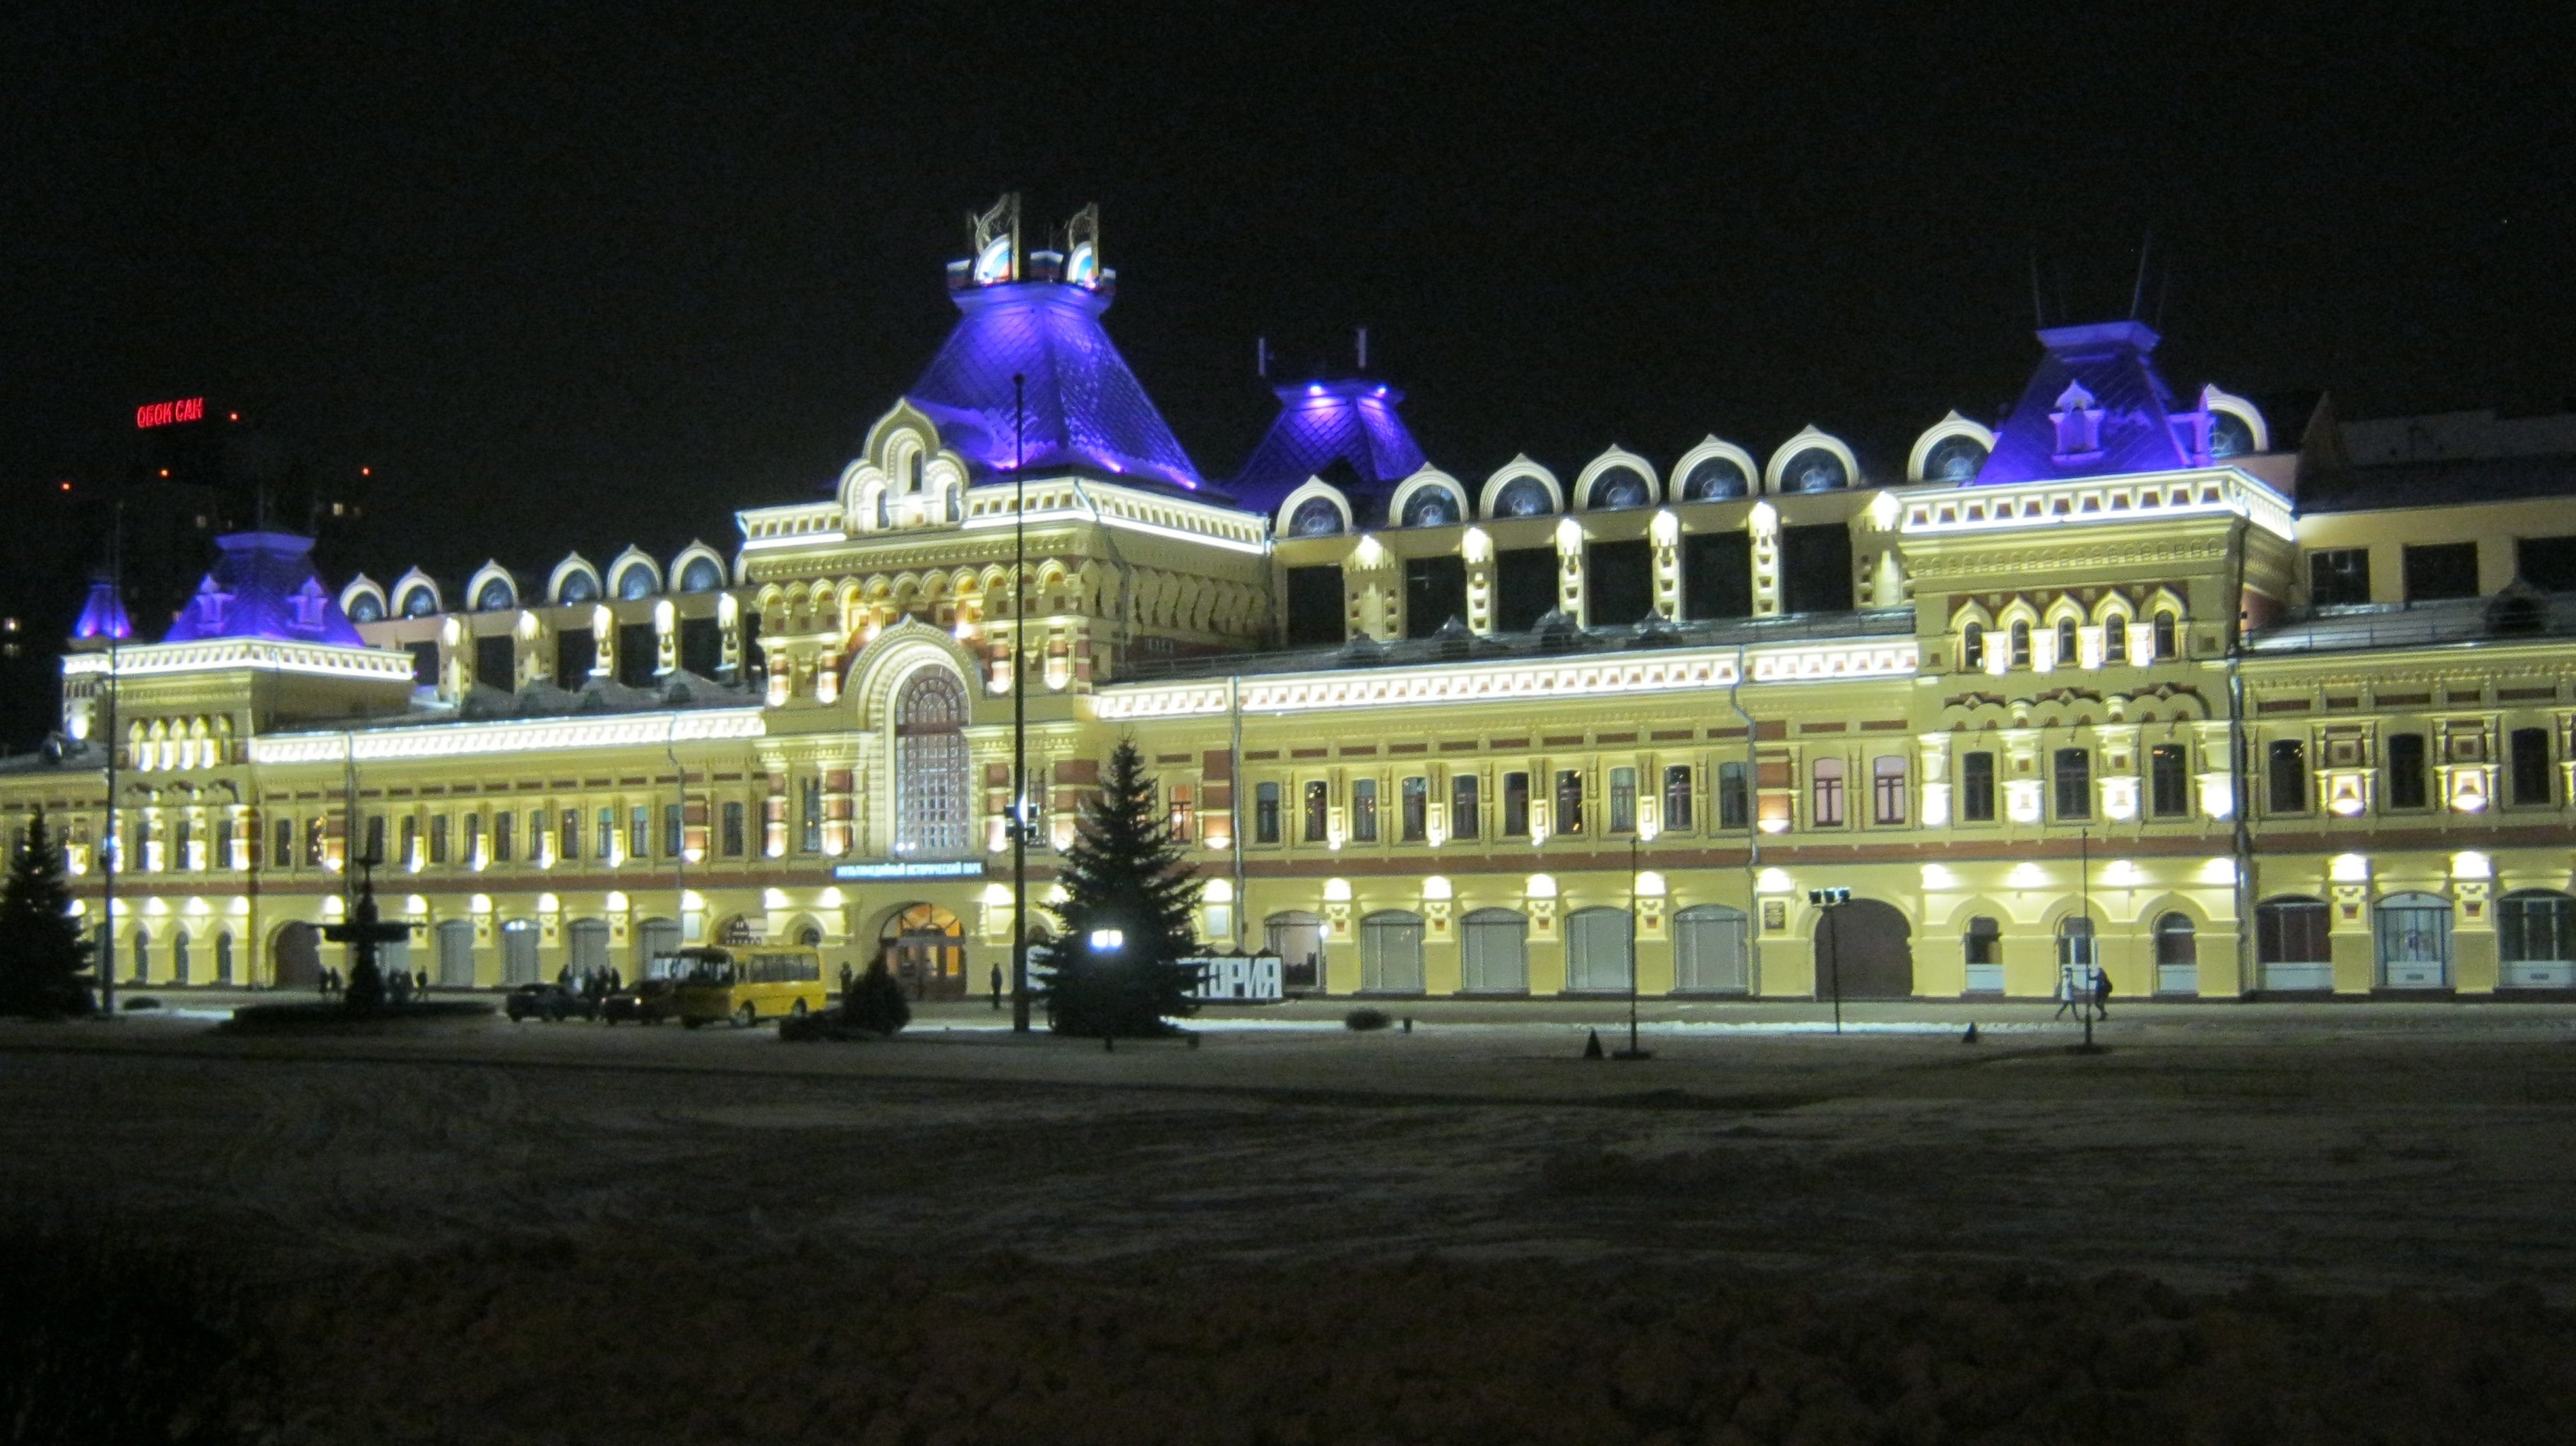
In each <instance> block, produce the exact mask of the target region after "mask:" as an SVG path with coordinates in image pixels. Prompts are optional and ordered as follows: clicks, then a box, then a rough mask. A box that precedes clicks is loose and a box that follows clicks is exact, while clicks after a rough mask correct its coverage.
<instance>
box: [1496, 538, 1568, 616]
mask: <svg viewBox="0 0 2576 1446" xmlns="http://www.w3.org/2000/svg"><path fill="white" fill-rule="evenodd" d="M1555 610H1556V549H1555V548H1553V547H1510V548H1504V549H1503V550H1501V551H1499V552H1496V553H1495V554H1494V631H1496V632H1498V633H1525V632H1528V631H1529V630H1530V629H1531V628H1533V627H1536V626H1537V625H1538V620H1539V619H1540V618H1543V617H1545V616H1547V615H1548V614H1549V613H1551V612H1553V611H1555Z"/></svg>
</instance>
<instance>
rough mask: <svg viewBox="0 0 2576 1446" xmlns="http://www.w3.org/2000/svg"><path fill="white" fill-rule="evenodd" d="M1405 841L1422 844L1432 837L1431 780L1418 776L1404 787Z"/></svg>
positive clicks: (1402, 787) (1408, 779)
mask: <svg viewBox="0 0 2576 1446" xmlns="http://www.w3.org/2000/svg"><path fill="white" fill-rule="evenodd" d="M1400 787H1401V789H1402V796H1403V805H1404V841H1405V842H1406V843H1420V842H1422V841H1423V840H1424V839H1426V838H1429V837H1430V836H1431V780H1430V779H1428V778H1424V777H1422V776H1421V775H1419V774H1416V775H1414V776H1412V777H1410V778H1407V779H1405V780H1404V782H1403V783H1402V785H1400Z"/></svg>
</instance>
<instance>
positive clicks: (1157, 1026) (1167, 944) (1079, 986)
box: [1045, 738, 1201, 1036]
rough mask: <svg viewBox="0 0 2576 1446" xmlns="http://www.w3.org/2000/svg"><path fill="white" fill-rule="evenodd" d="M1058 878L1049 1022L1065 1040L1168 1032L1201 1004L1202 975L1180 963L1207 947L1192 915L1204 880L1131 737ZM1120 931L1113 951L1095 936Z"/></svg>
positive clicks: (1087, 810) (1086, 811) (1086, 809)
mask: <svg viewBox="0 0 2576 1446" xmlns="http://www.w3.org/2000/svg"><path fill="white" fill-rule="evenodd" d="M1056 881H1057V882H1058V883H1059V884H1061V885H1062V886H1063V888H1064V892H1065V900H1064V902H1063V903H1061V904H1058V905H1056V906H1055V909H1054V913H1055V916H1056V918H1057V920H1058V921H1059V922H1060V923H1061V924H1062V925H1063V929H1062V931H1061V932H1062V942H1061V943H1060V944H1058V945H1057V946H1056V947H1055V948H1054V950H1053V957H1052V958H1050V959H1049V961H1048V963H1049V964H1050V965H1051V966H1052V973H1051V975H1050V977H1049V978H1048V979H1047V981H1046V988H1045V998H1046V1006H1047V1021H1048V1024H1049V1026H1050V1027H1051V1028H1053V1029H1054V1030H1056V1031H1057V1032H1058V1033H1061V1034H1079V1035H1086V1036H1100V1035H1121V1034H1123V1035H1147V1034H1161V1033H1164V1032H1166V1031H1168V1030H1169V1028H1170V1026H1169V1025H1167V1024H1165V1023H1164V1020H1166V1019H1167V1018H1172V1017H1179V1016H1187V1015H1188V1014H1190V1013H1191V1012H1192V1011H1194V1010H1195V1009H1196V1008H1197V1002H1196V1001H1195V1000H1193V999H1191V998H1190V991H1191V990H1192V989H1193V988H1195V987H1196V986H1197V983H1198V970H1197V969H1195V968H1193V967H1191V966H1188V965H1185V964H1183V963H1181V962H1180V961H1182V960H1183V959H1186V958H1188V957H1189V956H1190V955H1191V954H1193V953H1195V952H1196V951H1197V948H1198V942H1197V934H1196V931H1195V930H1194V929H1192V927H1191V919H1190V915H1191V911H1192V910H1194V909H1196V908H1197V907H1198V900H1199V889H1200V888H1201V884H1200V881H1199V877H1198V870H1197V869H1196V868H1194V867H1192V866H1191V864H1190V862H1189V859H1188V846H1187V845H1185V844H1183V843H1182V842H1180V841H1179V840H1178V839H1175V838H1173V837H1172V828H1171V824H1170V822H1169V821H1168V820H1166V819H1165V818H1164V817H1163V815H1162V812H1161V810H1159V809H1157V808H1156V807H1155V804H1154V784H1153V780H1152V779H1150V778H1147V777H1146V776H1145V756H1144V754H1142V753H1141V752H1139V751H1138V750H1137V748H1136V741H1135V740H1134V739H1132V738H1130V739H1125V740H1123V741H1121V742H1120V743H1119V745H1118V748H1117V750H1116V751H1115V752H1113V753H1111V754H1110V755H1109V770H1108V774H1107V776H1106V777H1104V778H1103V779H1102V780H1101V785H1100V791H1099V793H1097V794H1096V795H1094V796H1093V797H1091V798H1089V799H1086V800H1085V801H1084V802H1083V805H1082V811H1081V814H1080V816H1079V818H1078V819H1077V820H1076V824H1075V828H1074V838H1073V846H1072V847H1071V848H1069V849H1067V850H1066V851H1065V856H1064V864H1063V867H1062V868H1061V869H1059V870H1058V871H1057V874H1056ZM1098 930H1115V931H1116V932H1117V934H1118V936H1119V940H1120V942H1119V944H1118V945H1117V947H1115V948H1114V949H1095V948H1093V947H1092V945H1091V939H1092V936H1093V934H1094V932H1095V931H1098Z"/></svg>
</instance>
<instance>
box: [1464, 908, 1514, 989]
mask: <svg viewBox="0 0 2576 1446" xmlns="http://www.w3.org/2000/svg"><path fill="white" fill-rule="evenodd" d="M1459 935H1460V941H1461V943H1462V944H1463V945H1464V949H1465V959H1464V961H1463V962H1464V964H1465V966H1466V977H1465V980H1464V983H1465V986H1466V990H1467V992H1468V993H1470V994H1526V993H1528V992H1529V920H1528V919H1527V918H1525V917H1523V916H1522V915H1520V914H1517V913H1514V912H1513V911H1512V910H1510V909H1478V910H1476V911H1475V912H1474V913H1472V914H1469V915H1468V916H1467V917H1466V918H1465V919H1464V920H1462V921H1460V926H1459Z"/></svg>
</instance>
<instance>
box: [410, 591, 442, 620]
mask: <svg viewBox="0 0 2576 1446" xmlns="http://www.w3.org/2000/svg"><path fill="white" fill-rule="evenodd" d="M436 611H438V595H437V594H436V593H433V592H431V591H430V590H429V589H428V588H425V587H416V588H413V589H411V590H410V591H409V592H406V593H404V594H403V596H402V615H403V616H404V617H407V618H425V617H428V616H429V615H430V614H431V613H434V612H436Z"/></svg>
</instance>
